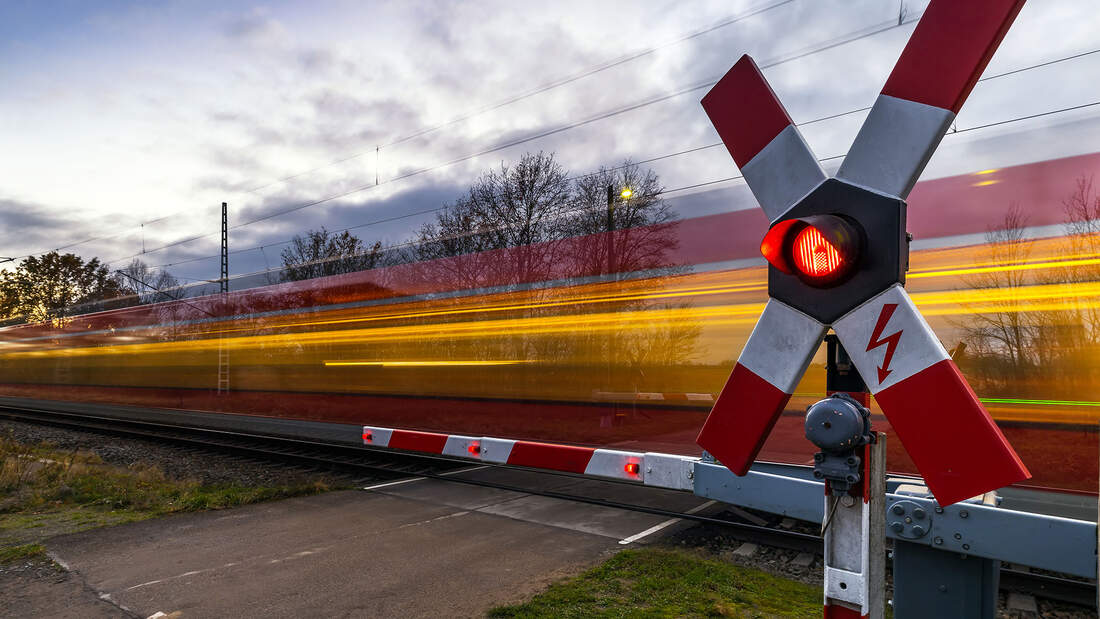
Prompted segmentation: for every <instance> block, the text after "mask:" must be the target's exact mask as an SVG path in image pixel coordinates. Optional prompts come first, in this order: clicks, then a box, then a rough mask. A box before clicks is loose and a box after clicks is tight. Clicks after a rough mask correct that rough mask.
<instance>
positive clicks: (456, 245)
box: [413, 152, 572, 282]
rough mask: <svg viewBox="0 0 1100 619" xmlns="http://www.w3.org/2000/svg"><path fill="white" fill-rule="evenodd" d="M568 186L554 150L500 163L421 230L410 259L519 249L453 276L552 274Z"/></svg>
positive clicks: (567, 205)
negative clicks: (556, 242) (470, 270)
mask: <svg viewBox="0 0 1100 619" xmlns="http://www.w3.org/2000/svg"><path fill="white" fill-rule="evenodd" d="M570 189H571V186H570V182H569V178H568V174H567V173H566V171H565V169H564V168H562V167H561V165H559V164H558V163H557V162H556V161H554V156H553V155H552V154H549V155H548V154H545V153H542V152H540V153H537V154H532V153H527V154H525V155H523V157H521V158H520V160H519V162H517V163H516V164H515V165H512V166H509V165H507V164H501V166H500V169H499V170H492V171H490V172H487V173H486V174H483V175H482V176H481V177H479V178H478V179H477V180H476V181H475V182H474V184H473V185H472V186H471V187H470V189H469V191H468V192H467V194H466V195H465V196H463V197H462V198H460V199H459V200H457V201H455V202H454V203H453V204H451V205H448V206H447V208H446V209H444V211H443V212H442V213H440V214H439V215H438V216H437V217H436V221H434V222H432V223H429V224H426V225H425V226H423V227H422V228H421V229H420V231H419V233H418V234H417V238H416V245H415V248H414V250H413V258H414V259H415V260H417V261H424V260H436V259H439V258H446V257H453V256H459V255H466V254H471V253H476V252H485V251H490V250H494V249H508V248H522V249H519V250H518V251H513V252H508V253H507V254H504V255H502V256H501V257H499V258H502V260H496V261H494V262H493V263H492V264H486V265H476V266H477V267H478V268H477V272H476V273H471V272H467V273H456V274H455V275H457V276H458V277H459V278H460V280H462V281H466V280H471V281H472V280H476V279H478V278H482V279H485V278H488V277H493V278H494V279H495V280H496V281H500V280H501V278H503V279H504V281H513V282H521V281H531V280H532V279H537V278H538V277H539V276H540V275H543V274H547V273H549V272H550V268H551V267H552V265H553V263H554V261H555V259H556V258H557V256H556V255H555V253H554V246H553V243H552V242H553V241H557V240H560V239H561V238H562V237H563V236H564V235H565V234H564V225H565V223H566V222H565V216H566V215H567V214H568V212H569V209H570V207H571V204H572V196H571V191H570ZM461 264H463V265H464V266H466V265H467V263H466V262H463V263H461ZM482 266H483V267H485V269H482V268H480V267H482ZM486 269H487V270H486Z"/></svg>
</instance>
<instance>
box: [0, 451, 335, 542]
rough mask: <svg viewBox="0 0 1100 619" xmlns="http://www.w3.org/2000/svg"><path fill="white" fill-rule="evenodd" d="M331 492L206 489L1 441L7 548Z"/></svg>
mask: <svg viewBox="0 0 1100 619" xmlns="http://www.w3.org/2000/svg"><path fill="white" fill-rule="evenodd" d="M329 489H330V488H329V486H328V485H327V484H326V483H324V482H321V481H312V480H311V481H303V482H301V483H299V484H295V485H281V486H247V485H243V484H202V483H200V482H199V481H196V480H193V479H173V478H170V477H168V476H167V475H165V474H164V472H163V471H162V470H161V469H160V468H158V467H156V466H152V465H149V464H141V463H138V464H134V465H131V466H129V467H121V466H116V465H112V464H109V463H106V462H104V461H103V460H102V459H101V458H100V457H99V456H97V455H96V454H94V453H91V452H88V451H83V450H79V449H75V450H59V449H57V448H56V447H55V446H53V445H51V444H49V443H37V444H27V443H21V442H19V441H16V440H14V439H13V438H12V437H11V436H10V435H7V436H0V549H4V548H11V547H13V545H14V544H26V543H28V542H38V541H41V540H43V539H45V538H46V537H49V536H52V535H56V534H59V533H68V532H72V531H77V530H83V529H88V528H93V527H96V526H103V525H109V524H117V523H120V522H131V521H134V520H143V519H146V518H151V517H155V516H160V515H164V514H170V513H174V512H183V511H195V510H205V509H222V508H226V507H234V506H237V505H245V504H248V503H256V502H259V501H266V500H271V499H278V498H284V497H291V496H300V495H306V494H316V493H319V492H323V491H326V490H329Z"/></svg>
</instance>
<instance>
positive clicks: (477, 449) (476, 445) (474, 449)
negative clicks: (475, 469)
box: [466, 443, 481, 456]
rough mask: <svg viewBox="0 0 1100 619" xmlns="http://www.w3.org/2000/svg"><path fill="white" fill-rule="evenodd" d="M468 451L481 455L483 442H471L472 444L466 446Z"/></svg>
mask: <svg viewBox="0 0 1100 619" xmlns="http://www.w3.org/2000/svg"><path fill="white" fill-rule="evenodd" d="M466 451H468V452H470V455H471V456H477V455H481V443H470V445H469V446H468V447H466Z"/></svg>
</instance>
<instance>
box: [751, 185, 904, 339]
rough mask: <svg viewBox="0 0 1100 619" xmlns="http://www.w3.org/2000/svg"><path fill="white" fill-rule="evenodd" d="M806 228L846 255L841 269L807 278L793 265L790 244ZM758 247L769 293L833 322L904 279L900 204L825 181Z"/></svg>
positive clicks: (810, 314) (822, 319) (900, 201)
mask: <svg viewBox="0 0 1100 619" xmlns="http://www.w3.org/2000/svg"><path fill="white" fill-rule="evenodd" d="M810 226H812V227H813V228H816V229H817V230H818V231H819V232H820V233H821V235H822V237H824V238H825V239H826V240H828V241H829V242H830V243H831V244H833V246H834V247H835V248H836V250H837V252H838V253H839V254H840V255H841V256H843V257H845V258H846V259H848V262H847V263H845V264H844V268H842V269H837V270H836V271H834V272H831V273H829V274H828V276H826V277H812V276H809V275H808V274H806V273H803V272H801V271H800V270H799V269H798V268H797V267H796V266H795V265H794V264H793V263H792V247H791V244H793V243H794V240H795V238H796V236H797V235H798V233H799V232H800V231H802V230H804V229H806V228H807V227H810ZM760 251H761V253H763V254H764V257H765V258H767V259H768V294H769V295H770V296H771V297H773V298H775V299H777V300H779V301H782V302H783V303H786V304H787V305H790V306H791V307H793V308H795V309H797V310H799V311H801V312H803V313H805V314H808V315H809V316H812V317H813V318H815V319H816V320H818V321H820V322H822V323H824V324H832V323H833V322H835V321H836V320H837V319H839V318H840V317H841V316H843V315H844V314H847V313H848V312H849V311H851V310H852V309H855V308H856V307H858V306H859V305H860V304H862V303H863V302H864V301H867V300H868V299H870V298H871V297H873V296H874V295H876V294H878V293H880V292H882V291H883V290H884V289H886V288H888V287H889V286H890V285H892V284H895V283H900V284H904V283H905V271H906V270H908V268H909V244H908V240H907V238H906V233H905V202H904V201H903V200H899V199H897V198H893V197H889V196H885V195H883V194H879V193H875V192H872V191H869V190H867V189H864V188H862V187H858V186H856V185H852V184H850V183H847V182H845V181H842V180H838V179H835V178H831V179H828V180H826V181H824V182H822V183H821V184H820V185H818V186H817V188H816V189H814V190H813V191H812V192H810V194H809V195H807V196H806V197H805V198H803V199H802V200H801V201H800V202H799V203H798V204H797V205H796V206H794V207H793V208H791V210H789V211H787V212H786V213H785V214H784V215H783V219H781V220H780V221H777V222H776V223H775V224H773V225H772V227H771V229H770V230H769V231H768V234H767V235H765V237H764V242H763V243H761V246H760Z"/></svg>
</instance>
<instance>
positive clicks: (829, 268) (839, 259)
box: [760, 215, 862, 287]
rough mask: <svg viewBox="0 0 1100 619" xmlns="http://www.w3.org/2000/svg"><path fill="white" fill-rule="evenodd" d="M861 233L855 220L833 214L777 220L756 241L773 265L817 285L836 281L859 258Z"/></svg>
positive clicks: (834, 283) (829, 284)
mask: <svg viewBox="0 0 1100 619" xmlns="http://www.w3.org/2000/svg"><path fill="white" fill-rule="evenodd" d="M861 245H862V237H861V235H860V233H859V230H858V228H857V227H856V225H855V224H853V223H849V222H848V221H847V220H846V219H844V218H843V217H840V216H837V215H814V216H811V217H801V218H798V219H787V220H784V221H781V222H779V223H777V224H775V225H774V226H772V229H771V230H769V231H768V233H767V234H766V235H765V236H764V240H763V242H761V243H760V253H762V254H764V258H766V259H767V261H768V262H769V263H771V264H772V265H773V266H774V267H775V268H777V269H779V270H780V271H782V272H784V273H788V274H790V275H795V276H797V277H798V278H799V279H801V280H802V281H803V282H805V283H807V284H809V285H811V286H817V287H828V286H833V285H836V284H839V283H840V282H841V281H842V280H843V279H844V278H845V277H846V276H847V275H849V274H850V273H851V272H852V270H853V268H854V267H855V265H856V262H857V260H858V259H859V252H860V249H861Z"/></svg>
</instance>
